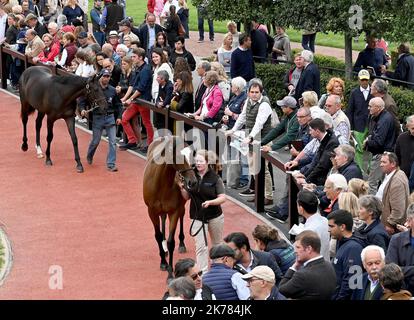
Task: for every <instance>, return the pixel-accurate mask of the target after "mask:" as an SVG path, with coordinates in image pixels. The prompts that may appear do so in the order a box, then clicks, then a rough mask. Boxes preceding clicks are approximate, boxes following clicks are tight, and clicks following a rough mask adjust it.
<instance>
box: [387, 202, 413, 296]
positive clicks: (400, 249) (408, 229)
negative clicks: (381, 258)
mask: <svg viewBox="0 0 414 320" xmlns="http://www.w3.org/2000/svg"><path fill="white" fill-rule="evenodd" d="M397 228H398V229H399V230H401V231H403V232H400V233H397V234H395V235H393V236H392V238H391V241H390V245H389V247H388V251H387V255H386V257H385V261H386V263H390V262H394V263H396V264H398V265H399V266H400V267H401V269H402V271H403V272H404V278H405V284H406V287H407V289H408V290H409V291H410V292H411V294H414V245H413V239H414V204H413V203H412V204H410V205H409V206H408V208H407V221H406V223H405V227H404V226H402V225H397Z"/></svg>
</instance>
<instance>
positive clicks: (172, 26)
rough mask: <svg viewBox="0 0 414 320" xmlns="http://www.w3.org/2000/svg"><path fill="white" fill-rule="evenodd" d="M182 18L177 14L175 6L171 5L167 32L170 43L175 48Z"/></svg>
mask: <svg viewBox="0 0 414 320" xmlns="http://www.w3.org/2000/svg"><path fill="white" fill-rule="evenodd" d="M180 24H181V22H180V18H179V17H178V16H177V13H176V8H175V6H173V5H171V6H170V14H169V16H168V18H167V21H166V22H165V32H166V33H167V39H168V45H169V46H170V47H171V48H174V43H175V39H176V38H177V36H178V28H179V26H180Z"/></svg>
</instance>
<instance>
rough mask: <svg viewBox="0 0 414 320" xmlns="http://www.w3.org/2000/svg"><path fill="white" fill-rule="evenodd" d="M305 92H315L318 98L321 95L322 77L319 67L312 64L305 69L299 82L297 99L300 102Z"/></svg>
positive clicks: (296, 92) (296, 90)
mask: <svg viewBox="0 0 414 320" xmlns="http://www.w3.org/2000/svg"><path fill="white" fill-rule="evenodd" d="M305 91H315V92H316V94H317V95H318V97H320V95H321V75H320V72H319V69H318V66H317V65H316V64H314V63H313V62H311V63H310V64H308V66H307V67H306V68H305V69H303V71H302V74H301V75H300V78H299V82H298V84H297V86H296V89H295V99H296V101H299V99H300V98H302V93H303V92H305Z"/></svg>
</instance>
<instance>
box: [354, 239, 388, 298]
mask: <svg viewBox="0 0 414 320" xmlns="http://www.w3.org/2000/svg"><path fill="white" fill-rule="evenodd" d="M361 259H362V264H363V265H364V269H365V270H366V271H367V272H365V273H364V274H363V275H362V282H357V288H356V289H354V290H353V291H352V297H351V300H380V299H381V297H382V294H383V289H382V287H381V285H380V283H379V272H380V271H381V269H382V268H383V267H384V265H385V252H384V249H383V248H381V247H379V246H375V245H370V246H367V247H365V248H364V249H363V250H362V252H361Z"/></svg>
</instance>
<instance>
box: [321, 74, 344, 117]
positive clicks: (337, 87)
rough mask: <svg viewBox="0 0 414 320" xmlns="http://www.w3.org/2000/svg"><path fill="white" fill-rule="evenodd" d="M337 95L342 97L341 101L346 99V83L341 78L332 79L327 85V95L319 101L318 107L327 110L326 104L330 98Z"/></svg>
mask: <svg viewBox="0 0 414 320" xmlns="http://www.w3.org/2000/svg"><path fill="white" fill-rule="evenodd" d="M331 94H334V95H337V96H340V97H341V100H342V101H343V99H344V94H345V82H344V80H342V79H341V78H336V77H334V78H331V79H330V80H329V82H328V84H327V85H326V93H324V94H323V95H322V96H321V98H320V99H319V102H318V105H319V108H321V109H325V103H326V100H327V99H328V97H329V96H330V95H331Z"/></svg>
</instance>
